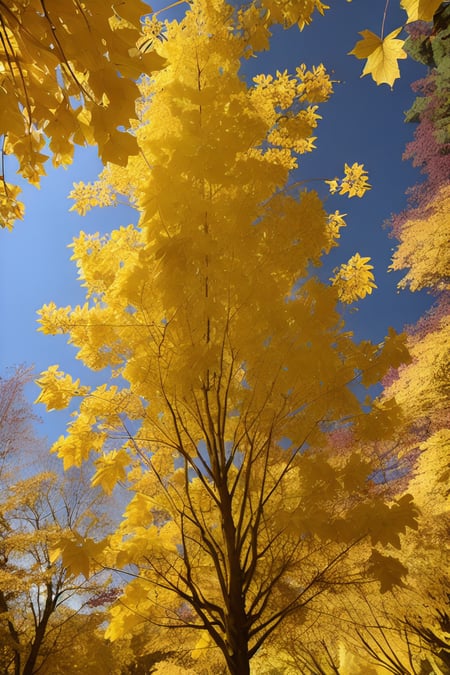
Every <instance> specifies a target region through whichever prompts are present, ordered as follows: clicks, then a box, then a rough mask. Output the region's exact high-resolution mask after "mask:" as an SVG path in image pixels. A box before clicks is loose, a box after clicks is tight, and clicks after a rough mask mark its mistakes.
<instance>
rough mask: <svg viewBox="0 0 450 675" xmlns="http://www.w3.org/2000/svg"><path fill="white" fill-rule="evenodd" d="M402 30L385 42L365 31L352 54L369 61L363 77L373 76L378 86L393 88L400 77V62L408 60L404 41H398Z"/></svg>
mask: <svg viewBox="0 0 450 675" xmlns="http://www.w3.org/2000/svg"><path fill="white" fill-rule="evenodd" d="M400 31H401V28H397V29H396V30H394V31H392V33H390V34H389V35H388V36H387V37H385V38H384V40H383V39H382V38H380V37H378V35H375V33H372V31H370V30H363V31H362V32H361V33H360V35H362V36H363V39H362V40H360V41H359V42H357V43H356V45H355V46H354V48H353V49H352V51H351V52H349V53H350V54H353V55H354V56H356V58H358V59H367V62H366V65H365V66H364V70H363V72H362V75H361V77H364V75H369V73H370V75H372V78H373V79H374V80H375V82H376V83H377V84H384V83H386V84H389V85H390V86H391V87H392V85H393V84H394V82H395V80H396V79H397V78H398V77H400V71H399V68H398V60H399V59H406V56H407V55H406V52H405V51H404V49H403V45H404V40H398V39H397V35H398V34H399V33H400Z"/></svg>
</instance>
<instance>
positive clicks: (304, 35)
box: [0, 0, 431, 443]
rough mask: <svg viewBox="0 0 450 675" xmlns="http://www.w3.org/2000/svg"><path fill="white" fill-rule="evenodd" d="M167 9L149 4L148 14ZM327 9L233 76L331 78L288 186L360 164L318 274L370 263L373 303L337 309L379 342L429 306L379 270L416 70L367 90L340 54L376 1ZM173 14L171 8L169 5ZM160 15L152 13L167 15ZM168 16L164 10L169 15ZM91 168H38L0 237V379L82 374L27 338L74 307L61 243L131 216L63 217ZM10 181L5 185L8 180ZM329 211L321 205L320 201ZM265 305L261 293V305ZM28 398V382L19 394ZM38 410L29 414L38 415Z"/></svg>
mask: <svg viewBox="0 0 450 675" xmlns="http://www.w3.org/2000/svg"><path fill="white" fill-rule="evenodd" d="M166 4H169V3H165V2H161V1H160V0H157V1H156V2H153V3H152V6H153V9H154V10H158V9H160V8H161V7H162V6H164V5H166ZM329 4H330V5H331V9H330V10H328V11H327V12H326V13H325V16H323V17H321V16H320V15H318V14H317V13H316V14H315V18H314V21H313V23H312V24H311V25H310V26H308V27H306V28H305V29H304V30H303V32H299V30H298V29H297V28H296V27H294V28H292V29H291V30H289V31H283V30H281V29H279V30H276V31H275V33H274V36H273V39H272V42H271V46H272V48H271V50H270V52H266V53H262V54H261V55H259V56H258V58H254V59H250V60H249V61H248V62H246V63H244V64H243V76H245V77H246V78H248V81H250V80H251V77H253V76H254V75H256V74H258V73H275V72H276V70H280V71H283V70H284V69H288V70H290V71H291V72H292V71H295V67H296V66H298V65H300V64H301V63H306V65H307V66H308V67H311V66H313V65H318V64H319V63H324V65H325V66H326V68H327V70H328V71H330V72H332V74H333V75H332V77H333V79H334V80H335V81H336V83H335V85H334V86H335V93H334V95H333V96H332V98H331V100H330V101H329V102H328V103H326V104H324V105H323V106H322V107H321V110H320V111H319V112H321V113H322V116H323V119H322V120H321V122H320V124H319V127H318V134H317V136H318V140H317V142H316V145H317V150H316V151H314V152H313V153H311V154H310V155H309V156H305V155H304V156H302V158H301V159H300V162H299V169H298V171H297V175H296V177H295V178H296V179H297V180H305V179H316V178H321V179H323V178H329V179H332V178H334V176H339V175H341V174H342V173H343V165H344V162H347V163H348V164H353V163H354V162H358V163H364V165H365V168H366V169H367V170H368V172H369V180H370V183H371V185H372V186H373V188H372V190H371V191H370V192H368V193H366V195H365V197H364V198H363V199H361V200H359V199H358V200H355V199H352V200H351V201H350V200H349V201H347V200H345V201H344V199H345V198H343V197H340V198H334V197H333V196H330V197H329V200H330V202H329V206H330V207H331V209H334V203H333V200H335V204H336V207H335V208H336V209H339V210H340V211H341V212H345V213H347V214H348V217H347V219H346V220H347V222H348V226H347V228H345V230H344V231H343V232H342V236H341V246H339V248H336V249H334V250H333V251H332V253H331V254H330V256H328V261H329V264H328V263H327V264H328V266H327V268H326V269H325V268H323V269H322V270H320V271H319V273H320V274H321V275H323V276H324V278H326V279H327V278H329V277H330V276H331V275H332V272H333V267H334V266H337V265H338V264H341V263H342V262H345V261H347V260H348V258H349V257H350V256H351V255H353V254H354V252H355V251H358V252H359V253H360V254H361V255H362V256H370V257H371V258H372V263H373V264H374V268H375V269H374V272H375V278H376V283H377V286H378V288H377V289H376V290H375V291H374V293H373V294H372V295H371V296H367V297H366V298H365V299H364V300H363V301H361V302H359V303H355V305H352V306H350V307H349V308H347V309H345V316H346V319H347V321H348V325H349V327H350V328H352V329H353V330H354V331H355V334H356V336H357V338H358V339H367V338H369V339H372V340H373V341H381V340H382V339H383V337H384V336H385V335H386V333H387V330H388V327H389V326H393V327H394V328H395V329H396V330H402V328H403V326H404V325H405V324H408V323H412V322H414V321H416V320H417V319H418V317H419V316H420V315H421V314H422V313H423V311H424V310H425V309H426V308H427V307H428V306H429V305H430V304H431V303H430V298H429V296H427V295H426V294H419V293H415V294H411V293H409V291H402V292H401V293H398V292H397V289H396V284H397V282H398V280H399V278H400V277H401V275H398V274H394V273H387V268H388V266H389V263H390V258H391V255H392V250H393V249H394V247H395V240H393V239H390V238H389V236H388V231H387V230H386V229H383V227H382V225H383V223H384V221H386V220H387V219H388V218H389V216H390V214H392V213H396V212H398V211H400V210H401V209H402V208H404V207H405V205H406V199H407V198H406V196H405V190H406V189H407V188H408V187H410V186H411V185H413V184H414V183H415V182H417V181H418V180H420V174H419V173H418V171H417V170H415V169H413V168H412V167H411V166H410V164H408V163H407V162H403V161H402V153H403V150H404V147H405V144H406V143H407V142H408V141H409V140H411V138H412V134H413V131H414V125H411V124H409V125H408V124H405V123H404V122H403V113H404V111H405V110H407V109H408V108H409V107H410V105H411V104H412V102H413V100H414V95H413V93H412V92H411V90H410V84H411V82H412V81H414V80H416V79H418V78H419V77H421V76H422V75H423V74H424V72H425V69H424V68H423V67H422V66H420V65H419V64H417V63H415V62H414V61H412V60H411V59H407V60H402V61H401V62H400V69H401V79H400V80H397V82H396V83H395V85H394V88H393V90H391V89H390V88H389V87H388V86H386V85H382V86H378V87H377V86H376V85H375V83H374V82H373V81H372V79H371V78H370V77H364V78H362V79H361V77H360V75H361V72H362V68H363V62H362V61H358V60H357V59H355V58H354V57H353V56H349V55H348V52H350V51H351V50H352V48H353V47H354V45H355V43H356V42H357V40H358V39H359V35H358V33H359V32H360V31H362V30H364V29H369V30H371V31H373V32H374V33H377V34H380V32H381V25H382V22H383V14H384V9H385V0H372V1H371V2H367V0H354V2H352V3H351V4H350V3H348V2H346V1H345V0H331V1H330V3H329ZM178 11H179V10H178ZM165 16H166V15H165V14H162V15H161V16H160V18H161V19H162V18H165ZM167 17H169V15H168V14H167ZM405 20H406V14H405V13H404V12H403V11H401V10H400V8H399V7H398V2H392V3H390V5H389V6H388V11H387V15H386V23H385V34H388V33H389V32H391V31H392V30H394V29H395V28H397V27H398V26H400V25H402V24H404V22H405ZM100 169H101V164H100V162H99V160H98V159H97V157H96V151H95V149H93V148H87V149H79V150H78V151H77V152H76V155H75V161H74V163H73V165H72V166H70V167H69V168H68V169H67V170H64V169H58V170H54V169H52V167H51V166H48V167H47V171H48V175H47V176H46V177H44V178H43V180H42V186H41V189H40V190H37V189H36V188H34V187H31V186H28V185H26V184H22V183H21V185H22V186H23V195H22V196H23V201H24V202H25V206H26V215H25V218H24V220H23V221H22V222H18V223H17V224H16V226H15V229H14V230H13V231H12V232H8V231H6V230H2V231H0V316H1V320H2V329H1V333H0V373H1V374H4V372H5V368H7V367H9V366H14V365H18V364H21V363H26V364H34V366H35V369H36V374H38V373H39V372H40V371H42V370H45V369H46V368H48V366H49V365H51V364H55V363H58V364H59V365H60V366H61V368H62V369H63V370H66V371H69V372H71V373H72V375H74V376H75V375H80V376H82V377H83V376H85V369H84V368H83V366H81V365H80V363H79V362H78V361H76V360H75V358H74V357H75V350H74V349H72V348H70V347H68V346H67V345H66V344H65V337H63V336H61V337H58V338H56V337H51V338H50V337H47V336H44V335H42V334H41V333H38V332H37V328H38V324H37V323H36V319H37V315H36V311H37V310H38V309H39V308H40V307H41V306H42V305H43V304H44V303H47V302H50V301H51V300H53V301H54V302H56V304H57V305H60V306H65V305H69V304H72V305H75V304H77V303H82V302H83V300H84V298H83V293H82V289H81V288H80V287H79V284H78V282H77V280H76V269H75V266H74V264H73V263H72V262H70V260H69V258H70V255H71V250H70V249H68V248H67V246H68V245H69V244H70V243H71V241H72V238H73V237H74V236H76V235H77V234H78V232H79V231H80V230H84V231H85V232H89V233H93V232H97V231H100V232H102V233H104V232H108V231H110V230H112V229H113V228H114V227H118V226H120V225H126V224H128V223H130V222H135V221H136V219H137V218H136V213H135V212H133V211H132V210H130V209H128V208H127V207H126V206H121V205H119V206H117V207H115V208H114V209H108V210H106V209H103V210H100V209H97V210H93V211H91V212H90V213H89V214H88V215H87V216H85V217H83V218H82V217H80V216H78V215H77V214H76V213H75V212H69V209H70V206H71V203H70V201H69V200H68V199H67V195H68V194H69V192H70V190H71V189H72V184H73V183H74V182H78V181H90V180H91V181H92V180H95V178H96V176H97V173H98V172H99V171H100ZM7 171H8V174H9V176H7V180H8V179H9V180H11V179H14V180H15V178H16V177H15V176H14V171H15V168H14V162H13V161H8V164H7ZM14 180H13V182H14ZM327 207H328V205H327ZM267 302H270V298H267ZM89 381H90V382H93V383H98V384H99V383H100V382H101V381H102V374H101V373H100V374H96V375H92V374H91V373H90V374H89ZM28 394H29V397H30V399H31V400H33V399H34V398H35V397H36V395H37V387H35V386H34V385H31V386H30V388H29V391H28ZM40 408H41V406H38V413H39V414H42V415H44V411H43V409H42V410H41V409H40ZM66 421H67V411H62V412H58V413H51V415H46V416H45V418H44V427H43V432H44V433H45V434H47V435H48V439H49V442H50V443H51V442H53V441H54V440H56V438H57V437H58V436H59V435H60V434H61V433H63V432H64V428H65V422H66Z"/></svg>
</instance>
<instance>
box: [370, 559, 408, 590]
mask: <svg viewBox="0 0 450 675" xmlns="http://www.w3.org/2000/svg"><path fill="white" fill-rule="evenodd" d="M369 570H370V572H371V574H373V576H375V577H376V578H377V579H378V580H379V581H380V584H381V587H380V590H381V592H382V593H386V592H387V591H391V590H392V589H393V588H394V586H404V585H405V584H404V583H403V581H402V577H405V576H406V575H407V574H408V568H407V567H405V566H404V565H402V563H401V562H400V560H398V559H397V558H394V557H392V556H391V555H382V554H381V553H379V551H377V550H376V549H375V548H373V549H372V555H371V556H370V558H369Z"/></svg>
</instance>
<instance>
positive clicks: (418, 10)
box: [400, 0, 441, 23]
mask: <svg viewBox="0 0 450 675" xmlns="http://www.w3.org/2000/svg"><path fill="white" fill-rule="evenodd" d="M400 4H401V6H402V7H403V9H404V10H405V12H407V14H408V23H412V22H413V21H431V20H432V18H433V15H434V13H435V11H436V10H437V9H438V8H439V6H440V5H441V0H400Z"/></svg>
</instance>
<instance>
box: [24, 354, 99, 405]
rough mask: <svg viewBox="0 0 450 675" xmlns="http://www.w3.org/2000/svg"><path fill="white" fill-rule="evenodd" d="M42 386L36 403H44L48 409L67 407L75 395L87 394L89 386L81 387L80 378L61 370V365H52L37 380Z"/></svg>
mask: <svg viewBox="0 0 450 675" xmlns="http://www.w3.org/2000/svg"><path fill="white" fill-rule="evenodd" d="M36 383H37V384H38V385H39V386H40V387H41V393H40V394H39V396H38V397H37V399H36V401H35V403H44V404H45V405H46V406H47V410H62V409H63V408H67V406H68V405H69V403H70V401H71V400H72V398H73V397H74V396H86V394H87V393H88V392H89V387H80V380H79V378H78V379H77V380H73V379H72V377H71V376H70V375H68V374H65V373H63V372H62V371H60V370H59V366H58V365H55V366H50V367H49V368H48V369H47V370H46V371H45V372H43V373H41V377H40V378H39V379H38V380H36Z"/></svg>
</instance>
